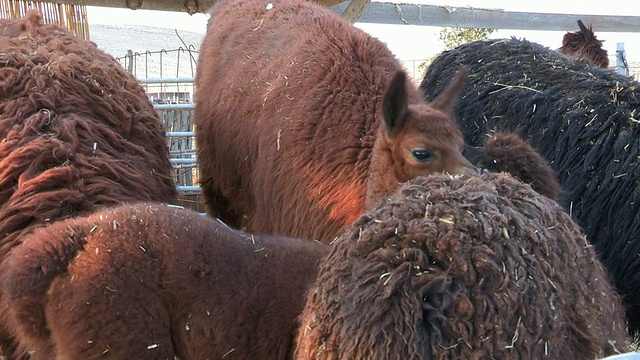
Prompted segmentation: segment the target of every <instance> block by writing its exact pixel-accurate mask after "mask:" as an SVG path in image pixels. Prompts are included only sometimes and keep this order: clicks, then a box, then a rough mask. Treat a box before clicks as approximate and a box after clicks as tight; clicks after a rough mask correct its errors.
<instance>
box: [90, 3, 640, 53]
mask: <svg viewBox="0 0 640 360" xmlns="http://www.w3.org/2000/svg"><path fill="white" fill-rule="evenodd" d="M387 1H389V0H387ZM392 1H395V0H392ZM396 2H405V3H422V4H432V5H448V6H460V7H462V6H472V7H476V8H489V9H504V10H510V11H521V12H542V13H559V14H563V13H565V14H578V15H579V14H584V15H632V16H640V1H634V2H631V1H617V2H616V1H602V0H582V1H569V0H538V1H518V0H516V1H514V0H402V1H396ZM87 13H88V17H89V22H90V23H96V24H134V25H136V24H137V25H146V26H157V27H167V28H172V29H178V30H185V31H193V32H201V33H203V32H204V31H205V28H206V22H207V19H208V15H205V14H196V15H192V16H191V15H188V14H186V13H175V12H167V11H149V10H135V11H134V10H129V9H115V8H98V7H88V9H87ZM356 26H358V27H360V28H361V29H363V30H365V31H367V32H368V33H370V34H371V35H373V36H375V37H378V38H379V39H380V40H382V41H384V42H386V43H387V44H388V46H389V48H390V49H391V50H392V51H393V52H394V53H395V54H396V55H397V56H398V57H399V58H400V59H403V60H412V59H425V58H428V57H431V56H433V55H435V54H437V53H439V52H440V51H442V50H443V45H442V43H441V42H440V41H439V40H438V32H439V31H440V28H439V27H430V26H409V25H380V24H363V23H357V24H356ZM576 30H577V25H576ZM595 31H596V36H597V37H598V39H601V40H605V43H604V46H605V48H606V50H607V51H608V52H609V54H610V55H611V54H615V51H616V43H619V42H623V43H625V50H626V52H627V59H628V60H630V61H640V36H639V34H637V33H608V32H599V31H598V28H597V25H596V26H595ZM562 35H564V32H556V31H521V30H499V31H497V32H495V33H494V34H492V35H491V37H492V38H504V37H511V36H515V37H518V38H526V39H528V40H531V41H535V42H538V43H541V44H543V45H545V46H549V47H551V48H557V47H560V45H561V41H562ZM151 50H153V49H151Z"/></svg>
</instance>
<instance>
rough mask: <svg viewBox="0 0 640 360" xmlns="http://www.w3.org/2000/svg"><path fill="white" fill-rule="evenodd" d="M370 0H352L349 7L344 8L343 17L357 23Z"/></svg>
mask: <svg viewBox="0 0 640 360" xmlns="http://www.w3.org/2000/svg"><path fill="white" fill-rule="evenodd" d="M370 2H371V0H351V2H349V5H348V6H347V8H346V9H344V12H343V13H342V18H343V19H345V20H347V21H348V22H350V23H352V24H353V23H355V22H356V21H358V19H360V15H362V13H363V12H364V9H366V7H367V5H369V3H370Z"/></svg>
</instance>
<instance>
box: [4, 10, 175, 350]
mask: <svg viewBox="0 0 640 360" xmlns="http://www.w3.org/2000/svg"><path fill="white" fill-rule="evenodd" d="M164 135H165V133H164V129H163V128H162V124H161V123H160V121H159V120H158V116H157V114H156V112H155V111H154V110H153V108H152V105H151V103H150V102H149V100H148V98H147V96H146V94H145V92H144V90H143V89H142V87H141V86H140V84H139V83H138V82H137V80H136V79H135V78H134V77H133V76H132V75H131V74H129V73H128V72H126V71H125V70H124V69H123V68H122V67H121V66H120V65H119V64H118V63H117V62H116V61H115V60H114V59H113V58H112V57H111V56H109V55H107V54H106V53H104V52H103V51H101V50H99V49H98V48H97V47H96V45H95V44H94V43H92V42H89V41H86V40H82V39H80V38H78V37H76V36H74V35H73V34H72V33H71V32H69V31H67V30H65V29H63V28H62V27H60V26H56V25H43V24H42V21H41V18H40V16H39V15H38V14H37V13H36V12H35V11H34V12H30V13H29V14H28V15H27V16H26V18H24V19H21V20H16V21H9V20H3V21H1V22H0V139H2V142H1V143H0V234H1V236H0V262H2V261H3V260H4V259H5V258H6V257H7V254H8V253H9V251H10V250H11V249H12V248H14V247H16V246H18V245H19V244H20V243H21V241H22V239H23V237H24V236H25V235H26V234H28V233H29V232H31V231H33V230H34V229H35V228H37V227H40V226H43V225H45V224H47V223H50V222H53V221H56V220H60V219H64V218H67V217H72V216H78V215H84V214H89V213H91V212H93V211H95V210H96V209H99V208H100V207H103V206H108V205H115V204H118V203H123V202H128V201H136V200H154V201H162V202H172V201H174V199H175V196H176V189H175V184H174V181H173V178H172V167H171V164H170V163H169V160H168V150H167V146H166V139H165V136H164ZM1 275H2V274H0V276H1ZM7 311H8V310H7V305H6V303H4V301H3V294H2V292H1V291H0V355H4V356H6V357H8V358H9V359H14V358H16V357H19V356H20V355H18V354H15V353H14V350H15V349H14V347H15V344H14V343H13V342H12V340H11V337H12V336H11V331H10V329H8V328H7V327H6V324H7V321H6V319H5V318H4V316H5V314H6V312H7Z"/></svg>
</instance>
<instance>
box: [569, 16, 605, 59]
mask: <svg viewBox="0 0 640 360" xmlns="http://www.w3.org/2000/svg"><path fill="white" fill-rule="evenodd" d="M578 26H579V27H580V31H577V32H568V33H566V34H565V35H564V37H563V38H562V47H561V48H560V49H558V50H559V51H560V52H561V53H563V54H565V55H569V56H573V57H577V58H583V59H587V60H589V61H591V62H592V63H593V64H595V65H598V66H600V67H604V68H606V67H607V66H609V58H608V53H607V50H605V49H603V48H602V43H603V41H602V40H598V39H597V38H596V36H595V34H594V32H593V25H591V24H589V27H588V28H587V27H586V26H585V25H584V23H582V21H581V20H578Z"/></svg>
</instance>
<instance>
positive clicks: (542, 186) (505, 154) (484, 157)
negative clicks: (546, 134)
mask: <svg viewBox="0 0 640 360" xmlns="http://www.w3.org/2000/svg"><path fill="white" fill-rule="evenodd" d="M463 155H464V156H465V157H466V158H467V159H468V160H469V161H471V163H472V164H474V165H475V166H477V167H479V168H482V169H486V170H488V171H491V172H506V173H508V174H510V175H511V176H513V177H515V178H516V179H518V180H520V181H522V182H524V183H526V184H529V185H531V187H532V188H533V189H534V190H535V191H537V192H539V193H540V194H542V195H544V196H546V197H548V198H550V199H553V200H558V197H559V196H560V193H561V191H562V188H561V187H560V183H558V180H557V179H556V177H555V174H554V171H553V169H552V168H551V165H549V162H548V161H547V160H545V159H544V158H543V157H542V156H541V155H540V154H538V153H537V152H536V151H535V150H534V149H533V148H532V147H531V145H529V144H528V143H527V142H526V141H524V140H523V139H522V138H521V137H520V136H518V135H516V134H514V133H494V134H492V135H491V137H489V138H488V139H487V140H486V141H485V143H484V146H482V147H475V146H471V145H467V144H465V146H464V152H463Z"/></svg>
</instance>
